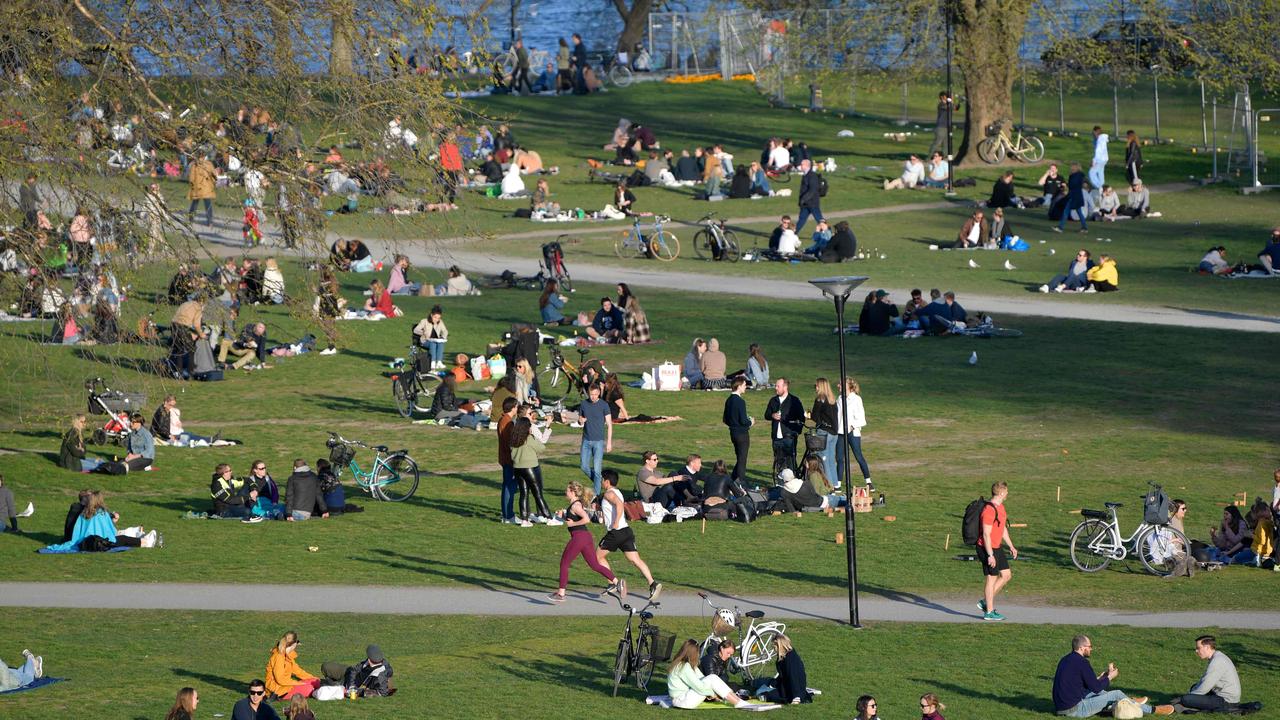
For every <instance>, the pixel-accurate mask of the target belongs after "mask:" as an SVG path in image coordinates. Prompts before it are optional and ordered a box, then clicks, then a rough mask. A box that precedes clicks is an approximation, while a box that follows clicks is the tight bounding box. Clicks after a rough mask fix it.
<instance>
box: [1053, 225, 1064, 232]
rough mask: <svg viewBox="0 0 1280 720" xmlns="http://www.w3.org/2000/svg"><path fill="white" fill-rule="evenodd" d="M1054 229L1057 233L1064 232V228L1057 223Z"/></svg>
mask: <svg viewBox="0 0 1280 720" xmlns="http://www.w3.org/2000/svg"><path fill="white" fill-rule="evenodd" d="M1052 229H1053V231H1054V232H1056V233H1060V232H1062V228H1060V227H1058V226H1057V225H1054V226H1053V228H1052Z"/></svg>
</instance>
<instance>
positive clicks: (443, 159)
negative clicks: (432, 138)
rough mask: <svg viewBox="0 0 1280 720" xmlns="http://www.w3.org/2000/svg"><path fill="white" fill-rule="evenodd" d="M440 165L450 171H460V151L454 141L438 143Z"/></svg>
mask: <svg viewBox="0 0 1280 720" xmlns="http://www.w3.org/2000/svg"><path fill="white" fill-rule="evenodd" d="M440 167H442V168H444V169H445V170H448V171H450V172H462V153H461V152H459V151H458V146H457V144H456V143H452V142H445V143H441V144H440Z"/></svg>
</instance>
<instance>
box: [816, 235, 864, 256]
mask: <svg viewBox="0 0 1280 720" xmlns="http://www.w3.org/2000/svg"><path fill="white" fill-rule="evenodd" d="M857 254H858V239H857V238H856V237H854V235H853V231H852V230H837V231H836V234H835V235H832V236H831V242H829V243H827V246H826V247H825V248H823V249H822V256H821V257H820V258H818V259H819V260H821V261H822V262H824V263H834V262H844V261H845V260H848V259H850V258H852V257H853V256H854V255H857Z"/></svg>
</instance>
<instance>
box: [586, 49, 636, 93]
mask: <svg viewBox="0 0 1280 720" xmlns="http://www.w3.org/2000/svg"><path fill="white" fill-rule="evenodd" d="M591 67H592V69H593V70H595V71H596V72H597V73H599V77H600V82H602V83H603V82H604V81H605V80H606V79H607V80H608V81H609V82H611V83H613V84H614V85H617V86H618V87H627V86H629V85H630V84H631V82H632V81H633V80H635V75H634V73H632V71H631V63H630V62H629V60H628V59H627V57H626V54H625V53H621V54H617V55H597V56H595V57H594V58H593V61H592V62H591Z"/></svg>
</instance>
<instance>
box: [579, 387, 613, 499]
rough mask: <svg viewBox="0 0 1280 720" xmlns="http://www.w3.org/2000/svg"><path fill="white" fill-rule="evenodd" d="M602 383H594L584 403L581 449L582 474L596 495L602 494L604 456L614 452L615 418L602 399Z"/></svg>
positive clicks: (580, 410)
mask: <svg viewBox="0 0 1280 720" xmlns="http://www.w3.org/2000/svg"><path fill="white" fill-rule="evenodd" d="M600 392H601V390H600V383H598V382H596V383H592V384H591V387H590V388H588V390H587V399H586V400H584V401H583V402H582V406H581V408H580V409H579V412H580V413H581V414H582V445H581V447H580V448H579V453H580V457H581V460H582V474H583V475H586V476H587V479H588V480H590V481H591V483H592V485H593V486H594V489H595V491H596V494H597V495H598V494H599V492H600V470H601V468H602V467H603V466H604V454H605V453H607V452H613V416H612V415H611V414H610V412H609V403H607V402H605V401H604V400H601V399H600Z"/></svg>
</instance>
